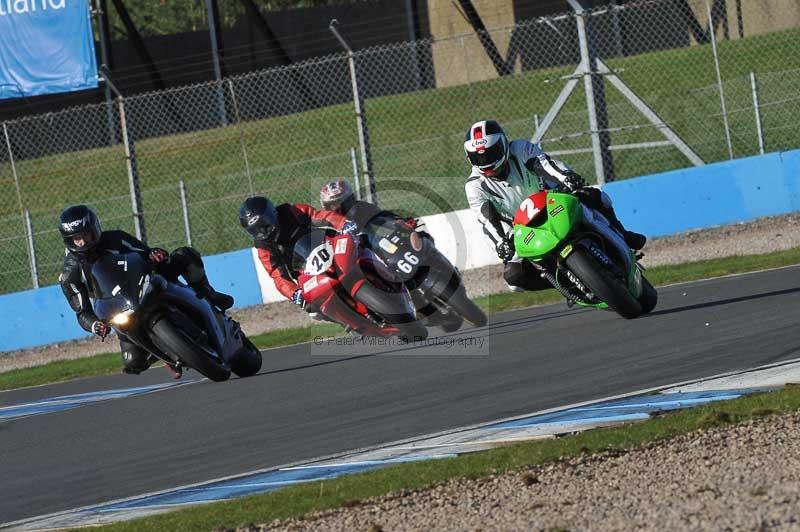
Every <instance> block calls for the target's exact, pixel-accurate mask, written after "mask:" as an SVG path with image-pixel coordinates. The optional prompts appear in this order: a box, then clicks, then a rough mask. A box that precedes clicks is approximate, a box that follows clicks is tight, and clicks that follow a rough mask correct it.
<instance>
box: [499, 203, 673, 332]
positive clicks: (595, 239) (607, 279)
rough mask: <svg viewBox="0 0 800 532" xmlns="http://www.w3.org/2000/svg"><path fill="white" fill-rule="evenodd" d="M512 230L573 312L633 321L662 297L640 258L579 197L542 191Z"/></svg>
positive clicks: (523, 207)
mask: <svg viewBox="0 0 800 532" xmlns="http://www.w3.org/2000/svg"><path fill="white" fill-rule="evenodd" d="M513 225H514V227H513V229H512V232H513V238H514V246H515V248H516V252H517V256H519V257H521V258H523V259H525V260H528V261H530V262H531V264H533V266H534V267H535V268H536V269H538V270H539V272H540V274H541V276H542V277H544V278H545V279H547V280H548V281H549V282H550V283H551V284H552V285H553V287H554V288H555V289H556V290H558V291H559V292H560V293H561V294H562V295H563V296H564V297H565V298H566V299H567V304H569V305H570V306H571V305H573V304H578V305H582V306H586V307H595V308H600V309H610V310H613V311H614V312H616V313H617V314H619V315H620V316H622V317H624V318H628V319H632V318H636V317H638V316H641V315H642V314H647V313H648V312H650V311H652V310H653V309H654V308H655V306H656V303H658V292H656V289H655V288H653V285H651V284H650V282H649V281H648V280H647V279H645V277H644V275H643V273H642V272H643V271H644V268H643V267H642V266H641V265H640V264H639V263H638V262H637V261H638V259H639V258H641V256H637V255H636V254H635V253H634V252H633V250H631V249H630V248H629V247H628V246H627V245H626V244H625V240H624V239H623V237H622V235H620V234H619V233H618V232H617V231H616V230H615V229H613V228H612V227H611V226H610V225H609V223H608V221H607V220H606V219H605V218H604V217H603V216H602V215H601V214H599V213H597V212H595V211H593V210H591V209H588V208H586V207H584V206H583V205H582V204H581V202H580V201H579V200H578V198H576V197H575V196H573V195H571V194H564V193H561V192H558V191H554V190H546V191H545V190H543V191H541V192H537V193H536V194H532V195H531V196H529V197H528V198H527V199H526V200H525V201H523V202H522V203H521V204H520V206H519V209H517V212H516V215H515V216H514V224H513Z"/></svg>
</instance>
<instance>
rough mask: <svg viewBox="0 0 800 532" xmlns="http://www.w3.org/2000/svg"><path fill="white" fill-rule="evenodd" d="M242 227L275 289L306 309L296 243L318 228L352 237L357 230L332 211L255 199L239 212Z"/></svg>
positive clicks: (245, 203)
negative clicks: (295, 255) (296, 266)
mask: <svg viewBox="0 0 800 532" xmlns="http://www.w3.org/2000/svg"><path fill="white" fill-rule="evenodd" d="M239 223H240V224H241V225H242V227H243V228H244V229H245V230H246V231H247V232H248V233H249V234H250V236H252V237H253V245H254V246H255V247H256V249H257V250H258V258H259V260H260V261H261V264H262V265H263V266H264V269H265V270H266V271H267V273H268V274H269V275H270V277H272V280H273V281H274V282H275V288H277V289H278V292H280V293H281V294H283V296H284V297H286V298H287V299H289V300H290V301H292V303H294V304H295V305H298V306H299V307H301V308H305V300H304V299H303V291H302V290H301V288H300V286H299V285H298V284H297V275H296V272H295V271H294V269H293V267H292V257H293V249H294V245H295V243H296V242H297V241H298V240H299V239H300V238H301V237H302V236H303V235H305V234H307V233H308V232H309V231H312V230H313V229H315V228H321V227H332V228H333V229H336V230H337V231H341V232H343V233H350V234H352V233H353V232H354V231H355V229H356V226H355V224H354V223H353V222H350V221H348V220H347V218H345V217H344V216H343V215H341V214H338V213H336V212H333V211H318V210H316V209H315V208H314V207H312V206H311V205H306V204H303V203H298V204H295V205H292V204H289V203H283V204H281V205H278V206H277V207H276V206H275V205H274V204H273V203H272V201H270V200H269V199H267V198H265V197H262V196H254V197H251V198H248V199H247V200H245V202H244V203H243V204H242V206H241V207H240V208H239Z"/></svg>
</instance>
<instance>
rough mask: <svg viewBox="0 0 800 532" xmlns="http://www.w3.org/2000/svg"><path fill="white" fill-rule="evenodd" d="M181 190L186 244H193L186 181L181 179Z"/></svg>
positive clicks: (179, 183)
mask: <svg viewBox="0 0 800 532" xmlns="http://www.w3.org/2000/svg"><path fill="white" fill-rule="evenodd" d="M178 185H179V188H180V191H181V208H182V209H183V229H184V230H185V231H186V244H187V245H189V246H191V245H192V226H191V225H189V201H188V200H187V196H186V183H184V182H183V179H181V180H180V181H179V182H178Z"/></svg>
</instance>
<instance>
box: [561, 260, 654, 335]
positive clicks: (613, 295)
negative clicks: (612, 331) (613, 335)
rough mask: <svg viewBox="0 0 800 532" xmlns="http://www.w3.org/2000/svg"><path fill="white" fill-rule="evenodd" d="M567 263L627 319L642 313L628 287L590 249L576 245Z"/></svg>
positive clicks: (597, 295) (595, 292) (585, 282)
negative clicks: (600, 262) (596, 258)
mask: <svg viewBox="0 0 800 532" xmlns="http://www.w3.org/2000/svg"><path fill="white" fill-rule="evenodd" d="M566 263H567V268H569V270H570V271H571V272H572V273H574V274H575V275H576V276H577V277H578V279H580V280H581V281H582V282H583V283H584V284H585V285H586V286H587V287H588V288H589V290H591V291H592V292H593V293H594V295H595V297H597V299H599V300H601V301H604V302H605V303H606V304H607V305H608V307H609V308H610V309H611V310H613V311H614V312H616V313H617V314H619V315H620V316H622V317H623V318H627V319H633V318H636V317H638V316H639V315H641V313H642V306H641V305H640V304H639V302H638V301H637V300H636V299H635V298H634V297H633V296H632V295H631V293H630V292H629V291H628V287H627V286H625V284H624V283H623V282H622V281H621V280H620V279H617V278H616V277H614V276H613V275H612V274H611V272H610V271H608V270H607V269H605V268H604V267H603V266H601V265H600V264H599V263H598V262H597V260H595V258H594V257H593V256H592V255H591V254H590V253H589V252H588V251H586V250H585V249H583V248H582V247H577V246H576V247H575V249H574V250H573V252H572V253H570V255H569V256H568V257H567V259H566Z"/></svg>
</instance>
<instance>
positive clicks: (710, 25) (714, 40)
mask: <svg viewBox="0 0 800 532" xmlns="http://www.w3.org/2000/svg"><path fill="white" fill-rule="evenodd" d="M705 2H706V12H707V13H708V33H709V35H710V36H711V49H712V50H713V53H714V67H715V68H716V71H717V86H718V87H719V102H720V106H721V107H722V122H723V124H724V125H725V140H726V142H727V143H728V157H729V158H731V159H733V143H732V142H731V128H730V125H729V124H728V108H727V105H726V104H725V91H724V90H723V89H722V73H721V72H720V69H719V53H718V51H717V36H716V32H715V31H714V21H713V20H712V19H711V6H709V4H708V0H705Z"/></svg>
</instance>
